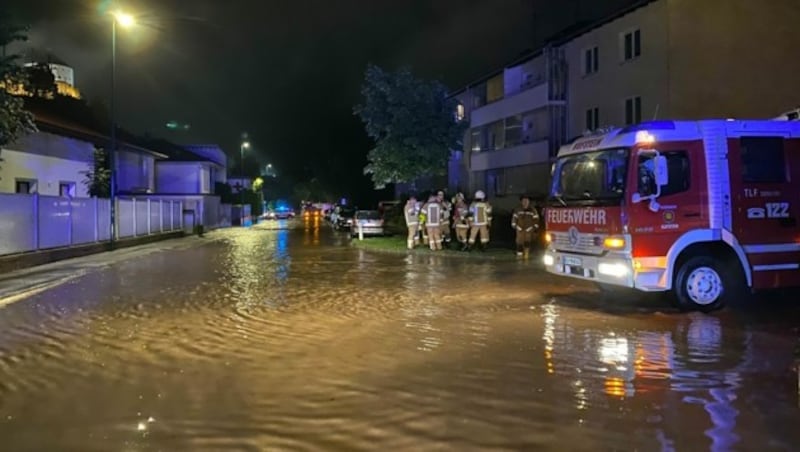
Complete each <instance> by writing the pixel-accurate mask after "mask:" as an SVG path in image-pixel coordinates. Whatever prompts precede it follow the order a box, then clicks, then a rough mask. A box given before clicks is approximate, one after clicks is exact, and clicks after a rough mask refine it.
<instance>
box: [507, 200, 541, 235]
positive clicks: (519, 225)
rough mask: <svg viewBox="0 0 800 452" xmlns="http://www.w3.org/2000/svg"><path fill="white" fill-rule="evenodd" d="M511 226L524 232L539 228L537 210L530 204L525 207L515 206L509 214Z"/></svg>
mask: <svg viewBox="0 0 800 452" xmlns="http://www.w3.org/2000/svg"><path fill="white" fill-rule="evenodd" d="M511 227H512V228H514V229H516V230H517V231H526V232H529V231H533V230H536V229H539V212H537V211H536V209H534V208H533V207H530V206H528V208H527V209H523V208H522V207H519V208H517V209H516V210H514V215H512V216H511Z"/></svg>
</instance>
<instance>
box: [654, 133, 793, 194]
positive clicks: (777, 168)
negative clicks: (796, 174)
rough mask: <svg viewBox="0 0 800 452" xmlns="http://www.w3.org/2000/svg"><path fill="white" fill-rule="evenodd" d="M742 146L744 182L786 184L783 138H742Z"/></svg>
mask: <svg viewBox="0 0 800 452" xmlns="http://www.w3.org/2000/svg"><path fill="white" fill-rule="evenodd" d="M740 146H741V160H742V181H744V182H749V183H762V184H768V183H772V184H777V183H783V182H786V180H787V177H786V163H785V157H784V153H783V138H781V137H742V139H741V141H740ZM670 178H671V176H670Z"/></svg>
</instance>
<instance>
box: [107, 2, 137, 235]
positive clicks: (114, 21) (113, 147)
mask: <svg viewBox="0 0 800 452" xmlns="http://www.w3.org/2000/svg"><path fill="white" fill-rule="evenodd" d="M118 24H119V26H120V27H122V28H130V27H132V26H134V25H135V24H136V19H135V18H134V17H133V16H132V15H130V14H126V13H123V12H121V11H114V12H112V13H111V102H110V103H111V112H110V113H111V144H110V146H109V150H108V164H109V167H110V169H111V177H110V179H111V180H110V181H109V185H110V187H109V201H110V204H109V213H110V220H111V225H110V231H111V236H110V237H109V244H110V248H112V249H113V248H114V236H115V235H116V232H117V224H116V223H117V218H116V217H117V215H116V210H117V209H116V206H115V195H116V193H115V192H116V188H117V187H116V184H117V171H116V158H115V157H116V155H115V154H116V151H117V121H116V108H115V103H114V94H115V91H116V82H117V81H116V77H117V25H118Z"/></svg>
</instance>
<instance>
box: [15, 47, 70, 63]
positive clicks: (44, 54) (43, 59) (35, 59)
mask: <svg viewBox="0 0 800 452" xmlns="http://www.w3.org/2000/svg"><path fill="white" fill-rule="evenodd" d="M22 59H23V60H24V61H25V62H26V63H47V64H60V65H62V66H69V64H67V63H66V62H64V60H62V59H61V58H59V57H57V56H56V55H54V54H53V53H52V52H50V51H48V50H43V49H37V48H30V49H28V50H27V51H24V52H23V53H22Z"/></svg>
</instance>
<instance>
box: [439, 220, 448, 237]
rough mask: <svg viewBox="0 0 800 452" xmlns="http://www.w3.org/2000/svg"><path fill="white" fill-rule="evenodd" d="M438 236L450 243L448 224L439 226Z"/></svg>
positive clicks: (444, 223)
mask: <svg viewBox="0 0 800 452" xmlns="http://www.w3.org/2000/svg"><path fill="white" fill-rule="evenodd" d="M439 234H440V235H441V236H442V239H443V240H445V241H448V242H449V241H450V222H449V221H447V222H443V223H442V224H441V225H439Z"/></svg>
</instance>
